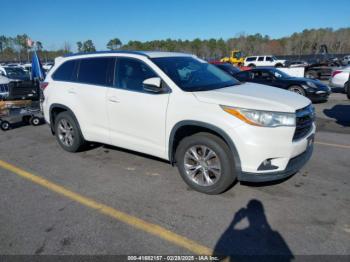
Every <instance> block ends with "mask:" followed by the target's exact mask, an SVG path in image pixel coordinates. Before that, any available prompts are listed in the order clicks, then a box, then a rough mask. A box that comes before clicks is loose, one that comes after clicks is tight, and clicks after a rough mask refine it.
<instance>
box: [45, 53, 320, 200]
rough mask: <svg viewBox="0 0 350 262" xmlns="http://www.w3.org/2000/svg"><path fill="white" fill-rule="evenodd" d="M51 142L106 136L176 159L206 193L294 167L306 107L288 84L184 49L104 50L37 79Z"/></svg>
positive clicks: (68, 145)
mask: <svg viewBox="0 0 350 262" xmlns="http://www.w3.org/2000/svg"><path fill="white" fill-rule="evenodd" d="M42 89H43V93H44V101H43V110H44V115H45V119H46V121H47V122H48V123H49V124H50V127H51V130H52V133H53V134H55V135H56V139H57V141H58V144H59V145H60V146H61V147H62V148H63V149H64V150H66V151H69V152H76V151H79V150H81V148H82V146H83V145H84V144H85V142H86V141H94V142H99V143H102V144H112V145H114V146H118V147H121V148H127V149H129V150H133V151H138V152H142V153H144V154H149V155H153V156H156V157H159V158H162V159H166V160H168V161H169V162H170V163H172V164H176V165H177V167H178V169H179V172H180V174H181V176H182V178H183V179H184V181H185V182H186V183H187V184H188V185H189V186H190V187H192V188H193V189H195V190H198V191H200V192H204V193H208V194H218V193H221V192H223V191H225V190H227V189H228V188H229V187H230V186H231V185H232V184H233V182H234V181H235V180H239V181H252V182H263V181H272V180H278V179H282V178H286V177H289V176H291V175H293V174H295V173H296V172H297V171H298V170H299V169H300V168H301V167H302V166H303V165H304V164H305V163H306V162H307V161H308V159H309V158H310V156H311V154H312V148H313V146H312V145H313V137H314V133H315V124H314V108H313V106H312V104H311V103H310V100H309V99H307V98H305V97H303V96H300V95H298V94H295V93H292V92H288V91H285V90H281V89H276V88H274V87H269V86H263V85H257V84H255V83H245V84H241V83H240V82H238V81H237V80H236V79H234V78H233V77H231V76H230V75H228V74H227V73H224V72H223V71H222V70H220V69H218V68H217V67H216V66H214V65H211V64H208V63H207V62H205V61H203V60H201V59H199V58H197V57H196V56H193V55H188V54H181V53H168V52H132V51H112V52H99V53H93V54H76V55H70V56H66V57H64V58H62V57H61V58H57V59H56V61H55V65H54V67H53V68H52V69H51V70H50V71H49V73H48V75H47V76H46V79H45V82H43V83H42Z"/></svg>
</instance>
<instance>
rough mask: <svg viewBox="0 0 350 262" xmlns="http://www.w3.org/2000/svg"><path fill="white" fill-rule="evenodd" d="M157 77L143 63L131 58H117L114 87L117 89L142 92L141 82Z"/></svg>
mask: <svg viewBox="0 0 350 262" xmlns="http://www.w3.org/2000/svg"><path fill="white" fill-rule="evenodd" d="M152 77H157V74H156V73H155V72H154V71H153V70H152V69H151V68H150V67H149V66H148V65H146V64H145V63H144V62H142V61H140V60H137V59H132V58H117V70H116V72H115V85H116V87H117V88H122V89H127V90H132V91H140V92H141V91H143V81H144V80H146V79H148V78H152Z"/></svg>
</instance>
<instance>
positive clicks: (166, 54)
mask: <svg viewBox="0 0 350 262" xmlns="http://www.w3.org/2000/svg"><path fill="white" fill-rule="evenodd" d="M94 54H132V55H141V56H146V57H148V58H156V57H174V56H192V54H186V53H177V52H161V51H128V50H118V51H98V52H90V53H75V54H69V55H65V56H64V57H72V56H82V55H94Z"/></svg>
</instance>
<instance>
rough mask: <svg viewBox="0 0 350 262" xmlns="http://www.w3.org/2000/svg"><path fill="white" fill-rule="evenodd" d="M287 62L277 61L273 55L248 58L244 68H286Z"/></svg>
mask: <svg viewBox="0 0 350 262" xmlns="http://www.w3.org/2000/svg"><path fill="white" fill-rule="evenodd" d="M285 63H286V60H280V59H277V58H276V57H275V56H272V55H265V56H248V57H246V58H245V60H244V66H249V67H256V66H274V67H283V66H285Z"/></svg>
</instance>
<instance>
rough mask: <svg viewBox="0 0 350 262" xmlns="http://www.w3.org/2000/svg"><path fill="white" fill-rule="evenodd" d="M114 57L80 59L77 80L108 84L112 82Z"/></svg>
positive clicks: (93, 83) (94, 83)
mask: <svg viewBox="0 0 350 262" xmlns="http://www.w3.org/2000/svg"><path fill="white" fill-rule="evenodd" d="M114 61H115V59H114V57H94V58H86V59H81V60H80V65H79V73H78V82H80V83H86V84H92V85H102V86H110V85H112V83H113V75H112V73H111V72H112V67H113V65H114Z"/></svg>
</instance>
